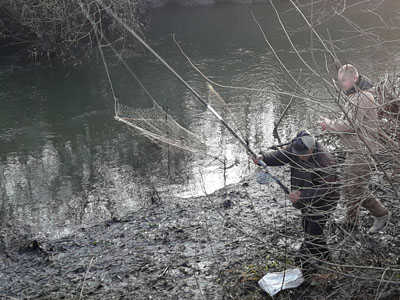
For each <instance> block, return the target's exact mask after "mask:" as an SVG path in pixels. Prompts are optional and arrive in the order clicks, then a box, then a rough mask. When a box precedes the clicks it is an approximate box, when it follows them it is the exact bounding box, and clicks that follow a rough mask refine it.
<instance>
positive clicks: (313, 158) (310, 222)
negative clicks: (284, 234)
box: [254, 130, 339, 270]
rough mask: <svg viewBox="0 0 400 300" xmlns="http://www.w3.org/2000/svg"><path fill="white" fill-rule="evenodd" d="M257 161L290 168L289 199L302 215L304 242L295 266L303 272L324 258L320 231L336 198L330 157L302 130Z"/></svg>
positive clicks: (324, 249) (325, 256)
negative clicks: (285, 144)
mask: <svg viewBox="0 0 400 300" xmlns="http://www.w3.org/2000/svg"><path fill="white" fill-rule="evenodd" d="M259 159H261V160H263V161H264V162H265V163H266V164H267V165H268V166H282V165H285V164H289V165H290V172H291V193H290V195H289V199H290V201H291V202H292V204H293V206H294V207H295V208H297V209H300V210H301V212H302V225H303V230H304V241H303V243H302V245H301V247H300V249H299V252H298V255H297V256H296V259H295V263H296V264H297V265H299V266H300V267H302V268H303V269H306V270H307V269H309V267H311V266H312V264H311V263H312V261H313V260H314V259H316V260H317V261H320V260H326V259H328V258H329V250H328V248H327V246H326V240H325V238H324V236H323V230H324V226H325V224H326V222H327V220H328V218H329V216H330V215H331V213H332V211H333V210H334V209H335V207H336V204H337V201H338V199H339V193H338V188H337V186H336V181H337V176H336V174H335V172H334V170H333V169H332V168H331V167H332V166H333V161H332V159H331V157H330V156H329V155H328V154H327V153H326V151H325V150H324V149H323V147H322V146H321V145H320V144H319V143H318V142H316V140H315V138H314V137H313V136H312V135H311V134H310V133H309V132H308V131H306V130H303V131H300V132H299V133H298V134H297V136H296V137H295V138H294V139H293V140H292V143H291V144H290V145H288V146H287V147H286V148H284V149H282V150H276V151H270V152H268V153H264V154H261V155H259V156H258V157H257V159H256V160H254V162H255V163H258V160H259Z"/></svg>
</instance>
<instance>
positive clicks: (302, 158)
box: [299, 149, 314, 160]
mask: <svg viewBox="0 0 400 300" xmlns="http://www.w3.org/2000/svg"><path fill="white" fill-rule="evenodd" d="M313 152H314V149H310V150H308V152H307V153H305V154H302V155H299V158H300V159H301V160H308V159H309V158H310V157H311V156H312V154H313Z"/></svg>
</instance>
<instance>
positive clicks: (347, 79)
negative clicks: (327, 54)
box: [338, 64, 359, 92]
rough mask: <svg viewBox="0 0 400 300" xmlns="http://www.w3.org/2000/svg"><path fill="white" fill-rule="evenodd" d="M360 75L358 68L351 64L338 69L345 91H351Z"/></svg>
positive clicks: (341, 84)
mask: <svg viewBox="0 0 400 300" xmlns="http://www.w3.org/2000/svg"><path fill="white" fill-rule="evenodd" d="M358 77H359V73H358V71H357V68H356V67H355V66H353V65H351V64H345V65H343V66H342V67H341V68H340V69H339V71H338V80H339V83H340V86H341V87H342V89H343V90H344V91H345V92H347V91H349V90H350V89H351V88H352V87H353V86H354V85H355V84H356V83H357V80H358Z"/></svg>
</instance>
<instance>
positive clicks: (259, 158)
mask: <svg viewBox="0 0 400 300" xmlns="http://www.w3.org/2000/svg"><path fill="white" fill-rule="evenodd" d="M263 158H264V155H262V154H257V157H256V158H254V157H253V161H254V163H255V164H256V165H258V161H259V160H263Z"/></svg>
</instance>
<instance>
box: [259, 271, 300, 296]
mask: <svg viewBox="0 0 400 300" xmlns="http://www.w3.org/2000/svg"><path fill="white" fill-rule="evenodd" d="M283 280H285V282H283ZM282 282H283V284H282ZM303 282H304V278H303V274H302V273H301V270H300V269H299V268H295V269H289V270H286V271H282V272H274V273H268V274H266V275H265V276H264V277H263V278H261V279H260V280H259V281H258V285H259V286H260V287H261V288H262V289H263V290H264V291H266V292H267V293H268V294H269V295H270V296H271V297H273V296H275V295H276V294H277V293H279V292H280V291H282V290H286V289H293V288H296V287H298V286H300V285H301V284H302V283H303Z"/></svg>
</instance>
